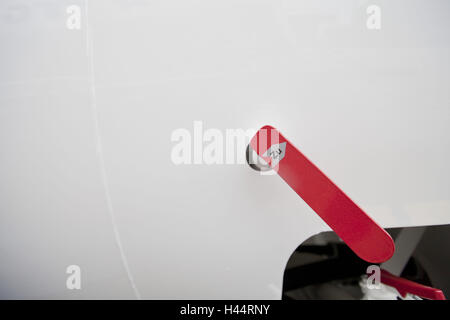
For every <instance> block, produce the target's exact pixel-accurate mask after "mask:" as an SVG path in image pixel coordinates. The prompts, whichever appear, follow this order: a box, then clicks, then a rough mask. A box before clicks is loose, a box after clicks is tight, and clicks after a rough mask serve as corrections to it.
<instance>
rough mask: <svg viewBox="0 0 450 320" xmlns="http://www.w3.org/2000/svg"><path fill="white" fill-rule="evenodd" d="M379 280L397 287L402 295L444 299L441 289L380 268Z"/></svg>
mask: <svg viewBox="0 0 450 320" xmlns="http://www.w3.org/2000/svg"><path fill="white" fill-rule="evenodd" d="M381 282H382V283H384V284H387V285H388V286H391V287H394V288H395V289H397V291H398V293H400V294H401V295H402V296H403V297H405V296H406V294H407V293H411V294H414V295H416V296H419V297H421V298H426V299H430V300H445V295H444V293H443V292H442V290H439V289H436V288H433V287H428V286H424V285H423V284H420V283H416V282H413V281H410V280H407V279H404V278H400V277H397V276H394V275H393V274H391V273H389V272H387V271H386V270H381Z"/></svg>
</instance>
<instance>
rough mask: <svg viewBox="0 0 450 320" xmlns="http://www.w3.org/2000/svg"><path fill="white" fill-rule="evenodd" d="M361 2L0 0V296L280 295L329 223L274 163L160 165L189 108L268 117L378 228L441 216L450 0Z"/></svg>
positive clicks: (240, 119)
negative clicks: (77, 14) (267, 172)
mask: <svg viewBox="0 0 450 320" xmlns="http://www.w3.org/2000/svg"><path fill="white" fill-rule="evenodd" d="M72 4H76V5H79V6H80V8H82V15H81V29H80V30H69V29H67V27H66V20H67V17H68V14H67V12H66V8H67V7H68V6H69V5H72ZM370 4H371V2H366V1H356V0H351V1H350V0H349V1H339V2H337V1H323V0H321V1H260V0H239V1H237V0H236V1H234V0H232V1H206V0H205V1H198V0H196V1H190V0H189V1H187V0H169V1H168V0H164V1H117V0H116V1H110V0H108V1H106V0H98V1H75V2H74V1H67V0H64V1H61V0H58V1H44V0H41V1H12V0H7V1H2V2H1V4H0V8H1V13H2V15H1V17H0V41H1V50H0V121H1V126H0V130H1V134H0V150H1V157H0V177H1V180H0V181H1V182H0V216H1V223H0V254H1V260H2V263H1V269H0V270H1V271H0V287H1V289H0V296H1V297H2V298H130V299H133V298H136V297H142V298H238V299H239V298H264V299H279V298H280V297H281V286H282V276H283V271H284V268H285V264H286V262H287V260H288V258H289V256H290V254H291V253H292V251H293V250H294V249H295V248H296V247H297V246H298V245H299V244H301V243H302V242H303V241H304V240H306V239H307V238H308V237H310V236H311V235H314V234H317V233H318V232H321V231H324V230H328V227H327V226H326V225H325V224H324V223H323V222H322V221H321V220H320V218H318V217H317V216H316V215H315V214H314V212H312V210H311V209H310V208H309V207H307V205H306V204H305V203H303V201H302V200H301V199H300V198H299V197H298V196H297V195H296V194H295V193H294V192H293V191H292V190H290V188H289V187H288V186H287V185H286V184H285V183H284V182H283V181H282V180H281V179H280V178H279V177H278V176H260V175H259V174H257V173H256V172H254V171H252V170H251V169H249V167H248V166H247V165H243V164H241V165H178V166H177V165H174V164H173V163H172V161H171V157H170V154H171V150H172V148H173V146H174V143H173V142H172V141H171V134H172V132H173V131H174V130H176V129H178V128H186V129H188V130H190V131H192V130H193V129H192V128H193V121H195V120H200V121H203V124H204V127H205V129H208V128H218V129H220V130H225V129H227V128H231V129H233V128H244V129H247V128H253V129H258V128H259V127H260V126H262V125H264V124H271V125H273V126H276V127H277V128H279V129H280V130H281V131H282V132H283V134H284V135H285V136H286V137H288V138H289V139H290V140H291V141H292V142H293V143H294V144H296V146H297V147H298V148H299V149H300V150H302V151H303V152H304V153H305V154H306V155H307V156H308V157H309V158H310V159H311V160H312V161H314V162H315V163H316V164H317V165H318V166H319V168H321V169H322V170H323V171H324V172H325V173H326V174H327V175H328V176H329V177H330V178H331V179H332V180H333V181H335V182H336V183H337V184H338V185H339V186H340V187H341V188H342V189H343V190H344V191H345V192H346V193H347V194H348V195H349V196H350V197H351V198H352V199H353V200H354V201H355V202H356V203H358V204H359V205H360V206H361V207H362V208H363V209H365V210H366V211H367V212H368V213H369V214H370V215H371V216H372V217H374V219H375V220H376V221H378V222H379V223H380V224H381V225H382V226H384V227H403V226H419V225H432V224H445V223H449V222H450V179H449V178H450V174H449V169H448V164H449V163H450V152H449V146H450V134H449V133H450V129H449V125H448V124H449V120H450V108H449V107H450V106H449V103H450V91H449V90H448V89H449V88H448V84H449V83H450V61H449V37H448V30H449V29H450V10H449V9H450V8H449V7H450V4H449V2H448V1H425V0H420V1H413V2H411V1H394V2H388V1H378V3H377V4H378V5H379V6H380V7H381V9H382V27H381V29H380V30H375V31H374V30H368V29H367V27H366V19H367V13H366V8H367V6H369V5H370ZM240 152H245V150H241V151H240ZM71 264H76V265H79V266H80V267H81V270H82V289H81V290H78V291H77V290H67V289H66V287H65V282H66V278H67V274H66V273H65V270H66V267H67V266H68V265H71Z"/></svg>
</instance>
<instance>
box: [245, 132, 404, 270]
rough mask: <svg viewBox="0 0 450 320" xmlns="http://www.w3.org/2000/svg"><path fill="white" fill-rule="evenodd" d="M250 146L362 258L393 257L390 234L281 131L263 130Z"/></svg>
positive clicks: (379, 260)
mask: <svg viewBox="0 0 450 320" xmlns="http://www.w3.org/2000/svg"><path fill="white" fill-rule="evenodd" d="M250 146H251V148H252V149H253V150H255V152H256V153H257V154H258V155H259V156H260V157H261V158H263V159H264V160H265V161H266V162H267V163H268V164H269V165H270V166H271V167H272V169H274V170H276V171H277V172H278V175H279V176H280V177H281V178H283V179H284V181H286V182H287V184H288V185H289V186H290V187H291V188H292V189H294V191H295V192H296V193H297V194H298V195H299V196H300V197H301V198H302V199H303V200H304V201H305V202H306V203H307V204H308V205H309V206H310V207H311V208H312V209H313V210H314V211H315V212H316V213H317V214H318V215H319V216H320V217H321V218H322V219H323V220H324V221H325V222H326V223H327V224H328V225H329V226H330V227H331V229H333V230H334V231H335V232H336V234H337V235H338V236H339V237H340V238H341V239H342V240H343V241H344V242H345V243H346V244H347V245H348V246H349V247H350V248H351V249H352V250H353V251H354V252H355V253H356V254H357V255H358V256H359V257H360V258H361V259H364V260H366V261H368V262H372V263H381V262H384V261H386V260H389V259H390V258H391V257H392V255H393V253H394V250H395V249H394V242H393V241H392V238H391V237H390V236H389V234H388V233H387V232H386V231H385V230H384V229H383V228H381V227H380V226H379V225H378V224H376V223H375V221H373V220H372V219H371V218H370V217H369V216H368V215H367V214H366V213H365V212H364V211H363V210H362V209H361V208H359V207H358V206H357V205H356V204H355V203H354V202H353V201H352V200H351V199H350V198H349V197H348V196H347V195H346V194H345V193H344V192H343V191H342V190H341V189H339V188H338V187H337V186H336V185H335V184H334V183H333V182H332V181H331V180H330V179H329V178H328V177H327V176H326V175H325V174H324V173H322V171H320V170H319V168H317V167H316V166H315V165H314V164H313V163H312V162H311V161H310V160H308V159H307V158H306V157H305V156H304V155H303V154H302V153H301V152H300V151H299V150H298V149H297V148H296V147H294V145H293V144H292V143H290V142H289V141H288V140H287V139H286V138H285V137H283V136H282V135H281V134H280V133H279V132H278V130H277V129H275V128H273V127H271V126H264V127H262V128H261V129H260V130H259V131H258V132H257V133H256V135H255V136H254V137H253V138H252V140H251V142H250Z"/></svg>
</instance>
